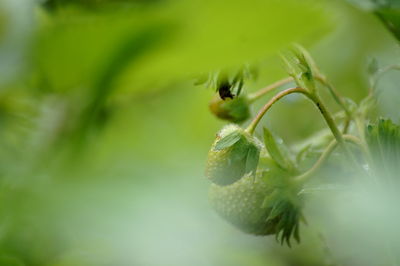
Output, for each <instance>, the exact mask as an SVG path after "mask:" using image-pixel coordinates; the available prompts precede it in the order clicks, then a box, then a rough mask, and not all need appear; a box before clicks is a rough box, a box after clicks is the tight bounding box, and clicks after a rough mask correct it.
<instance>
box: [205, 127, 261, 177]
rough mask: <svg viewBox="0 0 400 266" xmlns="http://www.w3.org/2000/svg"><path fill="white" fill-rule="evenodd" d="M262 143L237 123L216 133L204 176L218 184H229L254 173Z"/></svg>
mask: <svg viewBox="0 0 400 266" xmlns="http://www.w3.org/2000/svg"><path fill="white" fill-rule="evenodd" d="M261 148H262V144H261V143H260V142H259V141H258V140H257V139H256V138H255V137H253V136H252V135H250V134H249V133H247V132H245V131H244V130H243V129H241V128H240V127H238V126H237V125H228V126H226V127H224V128H223V129H222V130H221V131H220V132H219V133H218V134H217V138H216V140H215V141H214V143H213V145H212V146H211V149H210V151H209V153H208V158H207V163H206V177H207V178H208V179H209V180H210V181H211V182H213V183H215V184H218V185H229V184H232V183H234V182H235V181H237V180H238V179H240V178H241V177H242V176H244V175H245V174H255V171H256V168H257V164H258V159H259V154H260V150H261Z"/></svg>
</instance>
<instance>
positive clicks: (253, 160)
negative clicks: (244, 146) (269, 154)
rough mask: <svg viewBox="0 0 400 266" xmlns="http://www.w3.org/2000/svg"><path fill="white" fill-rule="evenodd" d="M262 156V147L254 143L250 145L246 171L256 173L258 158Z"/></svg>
mask: <svg viewBox="0 0 400 266" xmlns="http://www.w3.org/2000/svg"><path fill="white" fill-rule="evenodd" d="M259 158H260V149H258V148H257V147H256V146H254V145H249V148H248V151H247V158H246V173H250V172H252V173H253V174H255V173H256V171H255V170H256V169H257V165H258V160H259Z"/></svg>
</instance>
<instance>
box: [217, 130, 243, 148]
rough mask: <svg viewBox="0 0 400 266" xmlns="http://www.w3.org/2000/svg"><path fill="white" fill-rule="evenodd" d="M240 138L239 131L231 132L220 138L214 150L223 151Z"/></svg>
mask: <svg viewBox="0 0 400 266" xmlns="http://www.w3.org/2000/svg"><path fill="white" fill-rule="evenodd" d="M241 138H242V134H241V133H240V132H239V131H233V132H232V133H230V134H228V135H226V136H225V137H222V138H221V139H220V140H218V142H217V143H216V144H215V147H214V150H217V151H218V150H223V149H226V148H229V147H231V146H232V145H233V144H235V143H236V142H238V141H239V140H240V139H241Z"/></svg>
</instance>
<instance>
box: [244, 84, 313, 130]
mask: <svg viewBox="0 0 400 266" xmlns="http://www.w3.org/2000/svg"><path fill="white" fill-rule="evenodd" d="M292 93H302V94H308V92H307V91H306V90H305V89H303V88H297V87H295V88H290V89H286V90H283V91H281V92H279V93H278V94H276V95H275V96H274V97H272V99H271V100H269V101H268V102H267V103H266V104H265V105H264V106H263V107H262V108H261V110H260V111H259V112H258V114H257V115H256V117H255V118H254V119H253V121H251V123H250V125H249V126H248V127H247V128H246V131H247V132H249V133H250V134H253V133H254V130H255V129H256V127H257V125H258V123H259V122H260V120H261V118H262V117H263V116H264V115H265V113H266V112H267V111H268V110H269V109H270V108H271V107H272V105H273V104H274V103H276V102H277V101H279V100H280V99H281V98H283V97H285V96H286V95H289V94H292Z"/></svg>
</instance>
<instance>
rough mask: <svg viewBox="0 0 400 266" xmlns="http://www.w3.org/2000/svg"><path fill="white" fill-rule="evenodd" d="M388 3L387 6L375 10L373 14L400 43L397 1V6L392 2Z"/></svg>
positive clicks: (399, 17)
mask: <svg viewBox="0 0 400 266" xmlns="http://www.w3.org/2000/svg"><path fill="white" fill-rule="evenodd" d="M389 2H390V3H388V4H387V5H384V6H382V7H380V8H377V9H376V10H375V14H376V15H377V16H378V18H379V19H380V20H381V21H382V23H383V24H384V25H385V26H386V28H387V29H388V30H389V31H390V32H391V33H392V34H393V35H394V36H395V37H396V39H397V40H398V41H400V6H399V3H398V1H397V0H396V2H397V5H396V4H395V1H393V0H392V1H389Z"/></svg>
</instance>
